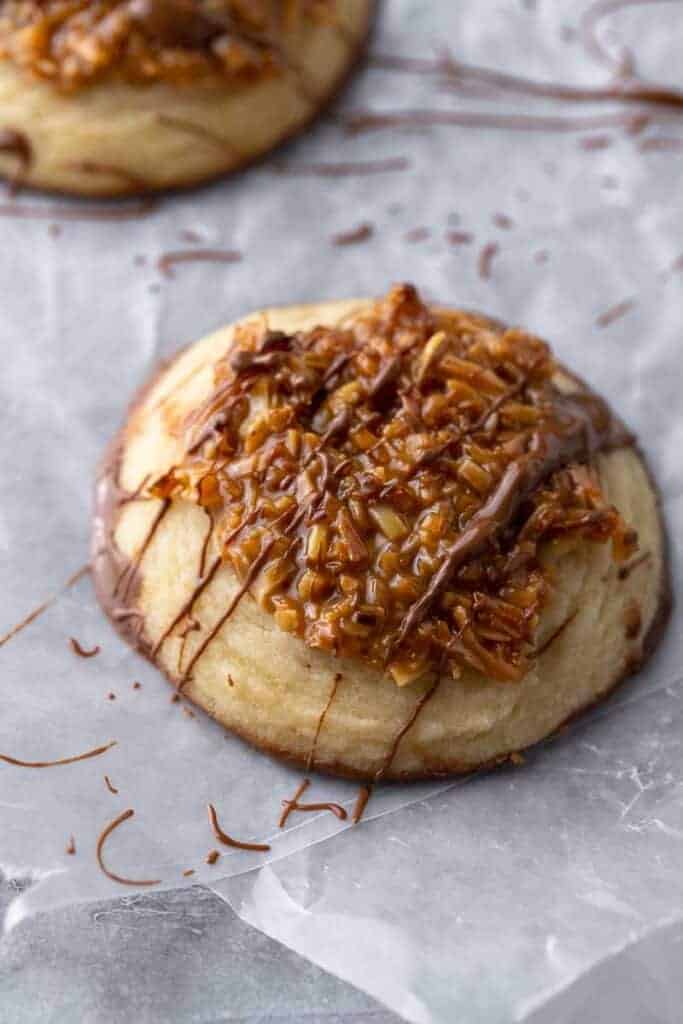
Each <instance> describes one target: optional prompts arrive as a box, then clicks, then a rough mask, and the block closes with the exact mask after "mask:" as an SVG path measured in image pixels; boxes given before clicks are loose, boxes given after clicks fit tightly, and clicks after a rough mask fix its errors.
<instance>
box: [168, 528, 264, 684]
mask: <svg viewBox="0 0 683 1024" xmlns="http://www.w3.org/2000/svg"><path fill="white" fill-rule="evenodd" d="M274 543H275V537H271V538H270V539H269V540H268V541H266V543H265V545H264V547H263V549H262V550H261V553H260V554H259V556H258V557H257V558H256V559H255V560H254V561H253V562H252V564H251V565H250V566H249V571H248V572H247V575H246V577H245V579H244V581H243V582H242V583H241V584H240V586H239V587H238V588H237V591H236V592H235V594H234V595H233V597H232V598H231V600H230V603H229V604H228V607H227V609H226V610H225V612H224V613H223V614H222V615H221V617H220V619H219V620H218V622H217V623H216V625H215V626H214V627H213V629H211V631H210V632H209V634H208V636H207V637H206V638H205V639H204V640H203V641H202V643H201V644H200V645H199V647H198V648H197V650H196V651H195V653H194V654H193V655H192V657H191V658H190V662H189V664H188V666H187V668H186V669H185V673H184V675H183V678H182V679H181V681H180V683H179V685H178V689H179V690H182V689H183V687H184V686H185V685H186V683H187V682H188V681H189V678H190V673H191V672H192V669H193V668H194V667H195V665H196V664H197V662H198V661H199V659H200V658H201V656H202V655H203V654H204V652H205V651H206V649H207V647H208V646H209V644H210V643H211V642H212V640H214V638H215V637H216V635H217V634H218V633H219V632H220V630H221V629H222V628H223V626H224V625H225V623H226V622H227V621H228V619H229V618H230V616H231V615H232V613H233V612H234V610H235V608H236V607H237V605H238V604H239V603H240V601H241V600H242V598H243V597H244V595H245V594H246V592H247V591H248V590H249V587H250V586H251V585H252V583H253V582H254V580H255V579H256V577H257V576H258V574H259V572H260V571H261V568H262V567H263V565H265V562H266V560H267V558H268V555H269V554H270V549H271V548H272V546H273V544H274Z"/></svg>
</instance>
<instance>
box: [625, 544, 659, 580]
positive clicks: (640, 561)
mask: <svg viewBox="0 0 683 1024" xmlns="http://www.w3.org/2000/svg"><path fill="white" fill-rule="evenodd" d="M651 560H652V552H651V551H644V552H643V554H642V555H639V556H638V558H634V559H633V561H631V562H628V563H627V564H626V565H622V566H621V568H620V569H619V570H618V572H617V576H618V578H619V579H620V580H627V579H628V578H629V576H630V575H631V573H632V572H634V571H635V570H636V569H638V568H639V567H640V566H641V565H645V564H646V563H647V562H650V561H651Z"/></svg>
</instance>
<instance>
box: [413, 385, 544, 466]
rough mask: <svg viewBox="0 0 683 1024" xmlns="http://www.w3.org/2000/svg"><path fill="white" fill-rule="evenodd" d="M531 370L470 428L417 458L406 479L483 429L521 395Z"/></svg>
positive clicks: (489, 406) (490, 406) (491, 405)
mask: <svg viewBox="0 0 683 1024" xmlns="http://www.w3.org/2000/svg"><path fill="white" fill-rule="evenodd" d="M533 369H534V366H532V367H531V369H530V370H529V372H528V373H526V374H523V375H522V376H520V378H519V380H518V381H515V383H514V384H512V385H511V386H510V387H509V388H508V389H507V390H506V391H504V392H503V393H502V394H501V395H498V397H497V398H494V399H493V400H492V402H491V403H490V405H488V406H487V407H486V409H484V411H483V413H482V414H481V416H479V417H478V418H477V419H476V420H475V421H474V423H472V424H471V426H469V427H467V429H466V430H459V431H458V432H457V433H454V434H453V435H452V436H451V437H449V438H448V440H447V441H444V442H443V444H440V445H438V447H436V448H428V449H427V450H426V451H425V452H424V454H423V455H421V456H419V457H418V458H417V459H416V460H415V465H414V466H413V468H412V470H411V472H410V474H409V477H408V479H410V478H411V477H412V476H414V474H415V473H416V472H417V471H418V470H419V469H422V468H423V467H424V466H427V465H429V464H430V463H432V462H434V461H435V460H436V459H438V458H440V456H441V455H443V454H444V453H445V452H447V451H448V450H449V449H450V448H451V447H452V446H453V445H455V444H462V442H463V441H466V440H467V439H468V438H470V437H472V435H473V434H476V433H477V432H478V431H479V430H481V429H482V428H483V427H484V425H485V424H486V421H487V420H488V419H490V418H491V416H494V415H495V414H496V413H497V412H500V410H501V409H502V408H503V406H504V405H506V404H507V403H508V402H510V401H512V399H513V398H516V397H517V396H518V395H520V394H522V392H523V391H524V389H525V388H526V386H527V384H528V383H529V375H530V374H531V372H532V371H533Z"/></svg>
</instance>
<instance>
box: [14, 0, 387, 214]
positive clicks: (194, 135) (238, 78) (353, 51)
mask: <svg viewBox="0 0 683 1024" xmlns="http://www.w3.org/2000/svg"><path fill="white" fill-rule="evenodd" d="M372 13H373V0H318V2H312V0H253V2H252V0H250V2H249V3H245V2H244V0H200V2H199V3H193V2H191V0H95V2H93V3H90V2H86V0H66V2H65V0H47V2H45V0H43V2H40V3H39V2H37V0H29V2H26V0H8V2H7V3H5V4H3V5H2V9H1V10H0V175H4V176H5V177H7V178H9V179H10V180H12V181H15V182H20V183H22V184H27V185H32V186H36V187H38V188H45V189H49V190H56V191H60V192H69V193H75V194H80V195H88V196H121V195H131V194H138V193H144V192H149V191H154V190H158V189H168V188H177V187H185V186H189V185H194V184H196V183H198V182H201V181H205V180H206V179H209V178H213V177H216V176H217V175H221V174H224V173H227V172H229V171H233V170H235V169H237V168H239V167H242V166H244V165H246V164H248V163H250V162H252V161H253V160H255V159H256V158H258V157H260V156H262V155H263V154H264V153H266V152H267V151H268V150H270V149H272V148H273V147H274V146H276V145H278V143H280V142H282V141H283V140H285V139H287V138H289V137H291V136H292V135H294V134H296V133H297V132H299V131H301V130H302V129H303V128H304V126H305V125H307V124H308V123H309V122H310V121H311V120H312V119H313V118H314V117H315V116H316V115H317V114H318V113H319V112H320V111H321V110H322V109H323V108H324V107H325V106H326V104H327V103H328V102H329V101H330V100H331V98H332V97H333V96H334V95H335V93H336V92H337V91H338V90H339V88H340V87H341V85H342V83H343V81H344V80H345V78H346V77H347V75H348V74H349V72H350V69H351V68H352V66H353V65H354V63H355V61H356V59H357V58H358V56H359V54H360V52H361V51H362V49H363V47H364V44H365V41H366V38H367V35H368V31H369V27H370V21H371V17H372Z"/></svg>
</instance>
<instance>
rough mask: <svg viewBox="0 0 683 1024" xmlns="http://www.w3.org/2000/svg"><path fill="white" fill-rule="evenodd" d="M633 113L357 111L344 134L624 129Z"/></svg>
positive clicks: (349, 116) (631, 119) (347, 118)
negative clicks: (419, 130) (560, 114)
mask: <svg viewBox="0 0 683 1024" xmlns="http://www.w3.org/2000/svg"><path fill="white" fill-rule="evenodd" d="M635 116H636V115H635V114H629V113H621V112H617V113H614V114H596V115H593V116H591V115H583V116H579V115H577V116H575V117H572V116H570V115H567V116H563V117H557V116H555V115H543V114H493V113H474V112H473V111H459V110H394V111H375V110H360V111H356V112H353V113H351V114H348V115H347V116H346V118H345V121H344V125H345V131H346V133H347V134H348V135H360V134H363V133H367V132H377V131H382V130H389V131H391V130H393V129H396V128H440V127H442V128H447V127H451V128H481V129H483V130H487V129H488V130H492V129H499V130H502V131H517V132H557V133H560V134H562V133H572V132H581V131H589V130H593V129H597V128H626V129H628V128H629V127H630V126H632V125H633V122H634V118H635Z"/></svg>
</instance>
